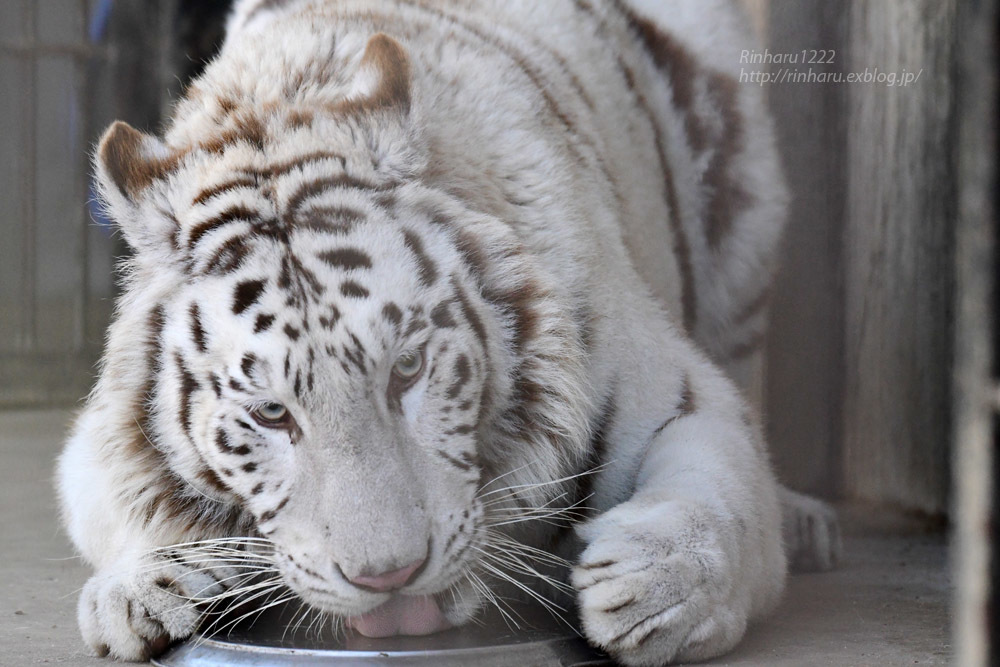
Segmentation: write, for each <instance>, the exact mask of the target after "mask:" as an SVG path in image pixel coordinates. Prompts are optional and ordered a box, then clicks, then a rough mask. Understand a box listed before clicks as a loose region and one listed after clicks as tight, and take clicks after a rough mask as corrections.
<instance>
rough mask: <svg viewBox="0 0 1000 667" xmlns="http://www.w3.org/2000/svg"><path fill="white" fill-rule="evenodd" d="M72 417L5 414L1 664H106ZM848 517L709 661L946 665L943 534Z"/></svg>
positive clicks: (0, 476)
mask: <svg viewBox="0 0 1000 667" xmlns="http://www.w3.org/2000/svg"><path fill="white" fill-rule="evenodd" d="M68 419H69V414H68V413H66V412H60V411H36V412H6V413H4V412H0V508H2V517H3V531H2V533H0V535H2V538H0V587H2V593H0V665H11V666H20V665H30V664H42V663H48V664H65V665H78V666H80V667H87V666H89V665H101V664H107V663H106V662H105V661H103V660H98V659H95V658H91V657H89V655H88V654H87V652H86V651H85V649H84V647H83V644H82V642H81V640H80V638H79V634H78V632H77V628H76V618H75V615H76V596H77V592H78V591H79V589H80V587H81V586H82V585H83V583H84V581H85V580H86V577H87V576H88V570H87V568H86V566H85V565H83V564H82V563H81V562H80V561H79V560H78V559H76V558H75V557H74V556H73V552H72V549H71V547H70V545H69V543H68V541H67V539H66V537H65V536H64V535H63V533H62V531H61V529H60V527H59V525H58V522H57V520H56V509H55V502H54V497H53V492H52V467H53V460H54V457H55V456H56V454H57V452H58V451H59V449H60V446H61V441H62V437H63V433H64V431H65V427H66V424H67V422H68ZM849 515H850V516H852V517H854V518H851V519H849V521H848V526H847V528H848V530H847V537H846V539H845V552H846V557H845V562H844V563H843V565H842V567H841V568H840V569H838V570H837V571H835V572H832V573H827V574H814V575H796V576H794V577H792V578H791V580H790V582H789V586H788V592H787V594H786V596H785V600H784V602H783V603H782V605H781V606H780V607H779V608H778V610H777V611H776V613H775V614H774V616H773V617H772V618H770V619H768V620H767V621H766V622H765V623H762V624H760V625H759V626H756V627H753V628H751V630H750V631H749V632H748V634H747V637H746V639H745V640H744V641H743V643H742V644H741V645H740V646H739V647H738V648H737V650H736V651H735V652H734V653H732V654H730V655H728V656H726V657H725V658H724V659H722V660H719V661H717V662H716V663H713V664H719V665H787V666H792V665H795V666H799V665H844V666H847V665H851V666H854V665H879V666H881V665H914V664H921V665H928V664H932V665H937V664H941V665H943V664H948V662H949V661H950V660H949V658H950V656H951V646H950V643H949V635H948V595H949V583H948V578H947V576H946V571H945V557H946V544H945V539H944V536H943V535H942V534H940V533H925V532H921V531H919V530H917V529H914V528H910V529H900V528H899V526H898V525H896V524H894V523H892V522H889V523H884V522H883V524H882V525H881V526H880V527H879V528H878V529H877V530H876V529H875V528H873V527H872V526H873V523H872V521H871V520H870V517H869V518H868V519H865V520H861V519H860V516H861V515H860V514H854V513H849ZM890 524H892V526H893V527H892V528H891V529H887V528H886V526H887V525H890ZM862 526H865V527H862Z"/></svg>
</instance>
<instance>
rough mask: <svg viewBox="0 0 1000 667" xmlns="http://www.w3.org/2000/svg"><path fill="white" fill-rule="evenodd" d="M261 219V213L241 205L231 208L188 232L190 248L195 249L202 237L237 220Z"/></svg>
mask: <svg viewBox="0 0 1000 667" xmlns="http://www.w3.org/2000/svg"><path fill="white" fill-rule="evenodd" d="M260 217H261V216H260V213H258V212H257V211H254V210H253V209H249V208H247V207H246V206H243V205H241V204H236V205H234V206H230V207H229V208H227V209H226V210H224V211H222V212H221V213H219V214H218V215H216V216H215V217H213V218H209V219H208V220H205V221H204V222H200V223H198V224H197V225H195V226H194V227H192V228H191V231H190V232H188V248H193V247H194V246H195V245H197V243H198V241H199V240H200V239H201V237H202V236H204V235H205V234H207V233H209V232H210V231H212V230H214V229H217V228H219V227H221V226H223V225H226V224H229V223H230V222H234V221H236V220H249V221H253V220H257V219H259V218H260Z"/></svg>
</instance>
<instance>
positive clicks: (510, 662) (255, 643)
mask: <svg viewBox="0 0 1000 667" xmlns="http://www.w3.org/2000/svg"><path fill="white" fill-rule="evenodd" d="M516 611H517V614H518V616H517V617H516V618H517V623H518V625H519V626H520V627H519V628H514V629H512V628H510V627H509V626H508V623H507V622H506V621H504V619H503V618H501V617H500V616H499V614H496V613H495V612H494V614H492V615H490V614H487V615H486V616H485V617H484V618H483V619H482V620H481V622H480V623H478V624H476V623H470V624H468V625H466V626H463V627H461V628H455V629H453V630H448V631H446V632H441V633H438V634H434V635H428V636H425V637H389V638H385V639H368V638H366V637H361V636H358V635H356V634H348V635H347V636H344V635H341V636H339V637H335V636H333V633H332V632H326V633H324V634H325V635H327V636H323V635H320V636H317V635H316V634H315V633H314V632H309V631H306V630H304V629H302V628H296V629H295V630H291V629H290V628H289V626H290V624H291V625H294V619H296V618H297V615H298V612H299V608H298V607H285V608H280V609H274V610H271V611H268V612H266V613H265V614H263V615H262V616H260V617H259V618H258V619H257V620H255V621H254V623H253V624H252V625H249V626H246V627H237V628H235V629H233V630H232V631H231V632H228V633H226V634H225V635H224V636H216V637H196V638H194V639H193V640H191V641H188V642H185V643H183V644H180V645H178V646H176V647H174V648H173V649H171V650H170V651H169V652H168V653H166V654H164V655H163V656H161V657H160V658H158V659H155V660H153V664H154V665H159V666H160V667H229V666H232V667H246V666H247V665H257V666H261V667H263V666H265V665H267V666H268V667H270V666H271V665H275V666H280V665H394V666H399V665H415V666H416V665H434V666H435V667H459V666H461V667H466V666H468V665H477V666H478V665H483V666H488V667H494V666H495V667H584V666H596V665H611V664H613V663H612V662H611V661H610V660H609V659H608V658H607V657H606V656H604V655H602V654H600V653H597V652H596V651H594V649H592V648H590V647H589V646H587V644H586V642H584V641H583V640H582V639H580V637H579V635H578V634H576V633H575V632H574V631H572V630H571V629H570V628H569V627H567V626H566V625H565V624H563V623H561V622H560V621H557V620H556V619H554V618H552V617H551V616H549V615H548V614H547V613H546V612H545V611H544V610H542V609H538V608H534V607H521V606H518V607H516Z"/></svg>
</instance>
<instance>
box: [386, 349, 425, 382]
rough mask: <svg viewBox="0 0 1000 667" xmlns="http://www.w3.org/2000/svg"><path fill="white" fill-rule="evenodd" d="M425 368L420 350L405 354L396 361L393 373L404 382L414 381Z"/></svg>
mask: <svg viewBox="0 0 1000 667" xmlns="http://www.w3.org/2000/svg"><path fill="white" fill-rule="evenodd" d="M423 368H424V355H423V354H422V353H421V352H420V351H419V350H414V351H412V352H404V353H403V354H401V355H399V358H398V359H396V364H395V365H394V366H393V367H392V372H393V373H395V374H396V375H398V376H399V377H401V378H402V379H404V380H412V379H413V378H415V377H417V375H419V374H420V371H421V370H423Z"/></svg>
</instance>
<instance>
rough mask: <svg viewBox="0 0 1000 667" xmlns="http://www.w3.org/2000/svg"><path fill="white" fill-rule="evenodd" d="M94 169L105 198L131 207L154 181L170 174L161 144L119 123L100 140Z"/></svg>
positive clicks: (170, 162) (170, 163)
mask: <svg viewBox="0 0 1000 667" xmlns="http://www.w3.org/2000/svg"><path fill="white" fill-rule="evenodd" d="M94 166H95V167H96V169H97V178H98V181H99V182H100V186H101V191H102V193H103V194H104V195H105V196H106V197H108V198H109V199H119V198H120V199H124V200H125V201H126V202H128V203H130V204H133V205H134V204H136V203H137V202H139V201H140V200H141V199H142V195H143V193H144V192H145V191H146V189H147V188H148V187H149V186H150V185H152V184H153V182H154V181H156V180H157V179H160V178H162V177H163V176H165V175H166V174H167V173H168V172H169V171H170V169H171V168H172V166H173V160H172V159H171V153H170V150H169V149H168V148H167V147H166V145H165V144H164V143H163V142H162V141H160V140H159V139H157V138H156V137H154V136H152V135H149V134H144V133H142V132H140V131H139V130H137V129H135V128H134V127H132V126H131V125H129V124H128V123H125V122H123V121H120V120H119V121H115V122H114V123H112V125H111V127H109V128H108V129H107V130H106V131H105V132H104V136H103V137H101V141H100V143H99V144H98V145H97V153H96V154H95V156H94ZM109 203H112V204H114V203H115V202H109ZM123 203H124V202H123Z"/></svg>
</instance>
